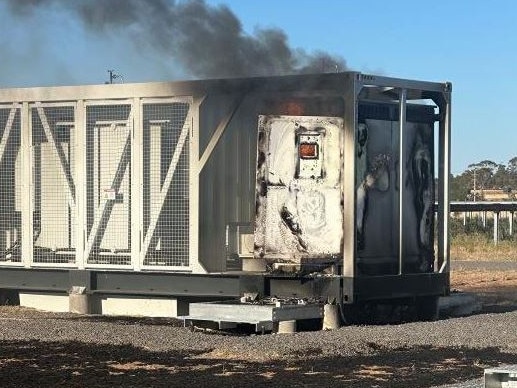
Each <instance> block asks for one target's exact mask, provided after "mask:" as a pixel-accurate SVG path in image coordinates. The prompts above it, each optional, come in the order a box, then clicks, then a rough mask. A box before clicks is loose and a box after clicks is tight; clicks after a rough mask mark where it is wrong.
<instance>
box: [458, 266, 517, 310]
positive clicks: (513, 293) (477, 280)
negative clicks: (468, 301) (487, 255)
mask: <svg viewBox="0 0 517 388" xmlns="http://www.w3.org/2000/svg"><path fill="white" fill-rule="evenodd" d="M451 290H458V291H463V292H474V293H476V295H477V296H478V297H479V298H480V301H481V304H482V309H483V310H482V311H483V312H486V313H498V312H506V311H514V310H516V309H517V270H511V271H489V270H464V269H457V270H454V271H452V272H451Z"/></svg>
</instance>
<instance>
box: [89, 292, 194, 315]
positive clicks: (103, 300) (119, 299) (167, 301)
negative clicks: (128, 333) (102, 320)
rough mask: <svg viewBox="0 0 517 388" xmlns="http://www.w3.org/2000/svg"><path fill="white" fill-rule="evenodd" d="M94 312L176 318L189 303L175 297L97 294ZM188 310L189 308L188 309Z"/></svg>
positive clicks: (182, 313)
mask: <svg viewBox="0 0 517 388" xmlns="http://www.w3.org/2000/svg"><path fill="white" fill-rule="evenodd" d="M92 303H93V307H92V313H94V314H102V315H121V316H129V317H163V318H176V317H178V316H179V315H184V314H185V313H186V311H185V310H186V309H188V304H187V303H183V302H181V301H180V302H178V300H177V299H173V298H150V297H137V296H96V297H95V298H94V300H92ZM187 311H188V310H187Z"/></svg>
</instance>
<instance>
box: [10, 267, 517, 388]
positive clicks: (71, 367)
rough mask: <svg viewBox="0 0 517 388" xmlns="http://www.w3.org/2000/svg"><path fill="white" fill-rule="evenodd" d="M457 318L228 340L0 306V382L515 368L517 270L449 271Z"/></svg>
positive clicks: (234, 379)
mask: <svg viewBox="0 0 517 388" xmlns="http://www.w3.org/2000/svg"><path fill="white" fill-rule="evenodd" d="M452 286H453V288H454V289H458V290H461V291H471V292H476V293H478V295H479V297H480V300H481V302H482V305H483V311H482V312H481V313H479V314H476V315H474V316H470V317H465V318H454V319H442V320H440V321H438V322H418V323H407V324H399V325H385V326H357V327H352V326H350V327H343V328H341V329H339V330H336V331H332V332H323V331H321V332H311V333H297V334H284V335H280V334H276V335H271V334H270V335H251V336H228V335H220V334H212V335H210V334H206V333H196V332H190V331H189V330H188V329H186V328H183V327H181V325H180V324H179V323H178V321H175V320H172V319H126V318H108V317H80V316H75V315H70V314H50V313H42V312H38V311H34V310H31V309H24V308H20V307H12V306H3V307H1V308H0V372H1V373H0V386H2V387H14V386H17V387H20V386H21V387H87V386H88V387H176V386H177V387H191V386H198V387H204V386H211V387H242V386H278V387H284V386H285V387H287V386H289V387H312V386H314V387H342V386H347V387H433V386H437V385H442V384H454V383H456V382H457V383H459V382H462V381H467V380H471V379H475V378H479V377H481V376H482V375H483V369H484V368H486V367H493V366H497V365H500V364H517V271H515V270H507V271H499V270H494V271H489V270H486V269H483V270H476V269H462V268H457V269H456V270H455V271H454V272H453V274H452Z"/></svg>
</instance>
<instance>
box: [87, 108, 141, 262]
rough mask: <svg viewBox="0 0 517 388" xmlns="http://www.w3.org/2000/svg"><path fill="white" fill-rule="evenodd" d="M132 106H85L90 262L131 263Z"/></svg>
mask: <svg viewBox="0 0 517 388" xmlns="http://www.w3.org/2000/svg"><path fill="white" fill-rule="evenodd" d="M131 124H132V119H131V105H129V104H116V105H108V104H106V105H89V106H87V107H86V138H87V144H86V170H87V174H86V180H87V200H86V202H87V212H86V213H87V216H86V218H87V242H86V252H85V257H86V264H87V265H98V264H104V265H111V266H120V265H130V264H131V192H130V185H131V163H130V161H131Z"/></svg>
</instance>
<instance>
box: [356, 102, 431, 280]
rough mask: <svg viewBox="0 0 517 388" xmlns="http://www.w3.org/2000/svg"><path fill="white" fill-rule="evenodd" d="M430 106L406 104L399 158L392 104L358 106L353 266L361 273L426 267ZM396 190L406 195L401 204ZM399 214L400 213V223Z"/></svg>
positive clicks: (427, 269) (428, 250) (428, 263)
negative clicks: (355, 241)
mask: <svg viewBox="0 0 517 388" xmlns="http://www.w3.org/2000/svg"><path fill="white" fill-rule="evenodd" d="M431 109H432V108H431V107H410V109H409V110H408V116H409V118H408V120H407V121H406V123H405V127H404V134H403V136H404V142H403V144H405V149H404V152H403V153H402V155H404V160H402V161H400V160H399V155H400V134H399V122H398V121H396V120H397V117H398V116H397V115H398V111H397V109H396V107H394V106H390V105H387V104H384V105H367V104H363V105H361V107H360V110H359V113H360V114H359V120H360V123H359V124H358V126H357V131H356V162H355V168H356V174H355V176H356V237H357V244H356V248H357V263H358V269H359V271H360V273H361V274H363V275H383V274H397V273H398V272H399V271H402V272H405V273H420V272H431V271H432V266H433V260H434V232H433V229H434V213H433V205H434V144H433V141H434V139H433V125H432V122H433V120H434V116H433V115H432V112H430V110H431ZM400 163H402V171H403V176H402V179H400V178H399V174H400V170H401V169H400ZM401 181H402V182H403V185H402V187H400V183H399V182H401ZM400 191H402V194H403V196H404V198H406V199H407V200H406V201H404V202H403V203H402V207H403V209H401V208H400V204H399V196H400ZM400 214H403V218H402V224H403V225H402V228H401V227H400V222H401V219H400ZM400 230H402V233H403V239H402V241H403V244H402V246H401V247H400V246H399V244H400V241H401V239H400ZM400 250H402V252H403V261H402V264H400V263H399V251H400ZM399 267H400V268H399Z"/></svg>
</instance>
